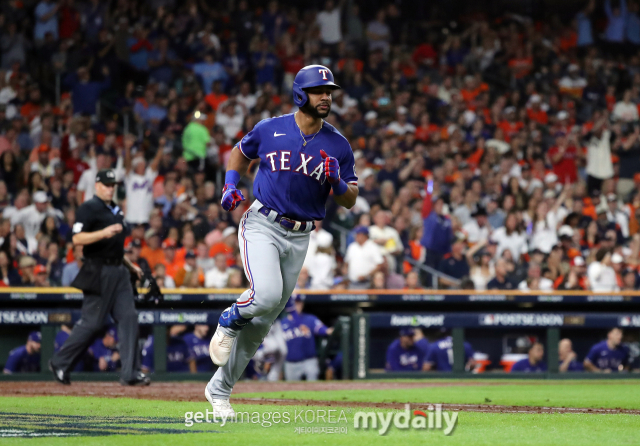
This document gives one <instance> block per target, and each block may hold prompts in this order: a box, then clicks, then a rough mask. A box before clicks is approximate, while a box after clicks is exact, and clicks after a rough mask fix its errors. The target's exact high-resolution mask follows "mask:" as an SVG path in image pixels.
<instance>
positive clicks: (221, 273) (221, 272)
mask: <svg viewBox="0 0 640 446" xmlns="http://www.w3.org/2000/svg"><path fill="white" fill-rule="evenodd" d="M230 274H231V269H229V268H228V267H227V256H226V255H225V254H218V255H217V256H215V258H214V266H213V268H211V269H210V270H209V271H207V272H206V273H205V275H204V286H205V287H206V288H226V286H227V282H228V281H229V275H230Z"/></svg>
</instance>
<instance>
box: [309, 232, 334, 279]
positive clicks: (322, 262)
mask: <svg viewBox="0 0 640 446" xmlns="http://www.w3.org/2000/svg"><path fill="white" fill-rule="evenodd" d="M332 245H333V236H332V235H331V234H329V233H328V232H327V231H323V232H321V233H319V234H318V236H317V237H316V246H317V247H316V251H315V253H314V254H313V255H311V256H307V257H308V258H309V257H310V258H309V262H308V264H306V265H305V266H306V268H307V270H308V271H309V275H310V276H311V285H310V287H309V288H311V289H312V290H328V289H331V287H333V278H334V276H335V270H336V258H335V253H334V252H333V246H332Z"/></svg>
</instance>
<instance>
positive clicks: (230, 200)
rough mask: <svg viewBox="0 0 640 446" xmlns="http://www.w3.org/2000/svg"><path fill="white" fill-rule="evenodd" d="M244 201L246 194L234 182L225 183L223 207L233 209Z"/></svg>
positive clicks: (226, 209)
mask: <svg viewBox="0 0 640 446" xmlns="http://www.w3.org/2000/svg"><path fill="white" fill-rule="evenodd" d="M241 201H244V195H242V192H240V191H239V190H238V189H236V187H235V186H234V185H233V184H225V185H224V189H222V202H221V204H222V209H224V210H225V211H233V210H234V209H235V208H237V207H238V203H240V202H241Z"/></svg>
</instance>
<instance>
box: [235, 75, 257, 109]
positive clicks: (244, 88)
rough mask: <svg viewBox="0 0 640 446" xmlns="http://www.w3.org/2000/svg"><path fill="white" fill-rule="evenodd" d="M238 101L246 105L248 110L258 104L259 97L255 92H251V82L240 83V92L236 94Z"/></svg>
mask: <svg viewBox="0 0 640 446" xmlns="http://www.w3.org/2000/svg"><path fill="white" fill-rule="evenodd" d="M236 101H237V102H238V104H242V105H244V108H245V109H246V110H247V111H249V110H251V109H252V108H253V107H254V106H255V105H256V102H257V101H258V99H257V98H256V95H255V94H252V93H251V84H250V83H249V82H243V83H242V85H240V93H238V94H237V95H236Z"/></svg>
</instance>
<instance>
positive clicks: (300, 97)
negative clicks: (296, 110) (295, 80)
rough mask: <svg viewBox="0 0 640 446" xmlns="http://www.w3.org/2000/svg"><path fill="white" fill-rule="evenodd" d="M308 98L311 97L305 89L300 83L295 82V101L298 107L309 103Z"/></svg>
mask: <svg viewBox="0 0 640 446" xmlns="http://www.w3.org/2000/svg"><path fill="white" fill-rule="evenodd" d="M308 99H309V98H308V96H307V94H306V93H305V92H304V90H303V89H302V88H300V87H299V86H298V85H296V84H293V103H294V104H296V105H297V106H298V107H302V106H303V105H304V104H306V103H307V100H308Z"/></svg>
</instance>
